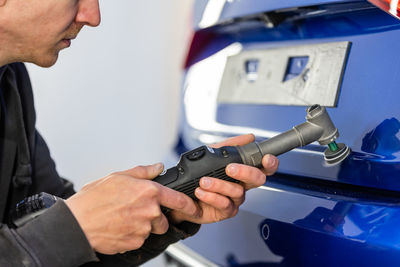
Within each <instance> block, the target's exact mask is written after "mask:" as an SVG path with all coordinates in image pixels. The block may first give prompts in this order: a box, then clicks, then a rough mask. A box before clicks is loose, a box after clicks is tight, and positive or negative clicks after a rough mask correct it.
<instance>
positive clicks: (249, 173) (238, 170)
mask: <svg viewBox="0 0 400 267" xmlns="http://www.w3.org/2000/svg"><path fill="white" fill-rule="evenodd" d="M225 171H226V174H227V175H228V176H230V177H232V178H233V179H236V180H239V181H241V182H243V183H244V185H245V189H246V190H248V189H250V188H255V187H259V186H261V185H263V184H265V181H266V176H265V174H264V173H263V172H262V171H261V170H260V169H258V168H256V167H252V166H247V165H243V164H237V163H232V164H229V165H228V166H227V167H226V169H225Z"/></svg>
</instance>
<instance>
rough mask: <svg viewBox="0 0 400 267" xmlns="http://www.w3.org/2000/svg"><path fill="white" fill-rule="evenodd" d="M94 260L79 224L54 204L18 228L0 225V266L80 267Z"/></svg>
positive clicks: (62, 205)
mask: <svg viewBox="0 0 400 267" xmlns="http://www.w3.org/2000/svg"><path fill="white" fill-rule="evenodd" d="M94 260H97V257H96V254H95V253H94V251H93V250H92V248H91V247H90V245H89V242H88V241H87V240H86V237H85V235H84V233H83V232H82V230H81V228H80V226H79V224H78V223H77V222H76V220H75V218H74V216H73V215H72V213H71V212H70V210H69V209H68V207H67V206H66V205H65V204H64V201H62V200H60V201H57V203H55V204H54V205H53V206H52V207H51V208H49V209H48V210H47V211H46V212H44V213H43V214H42V215H41V216H39V217H37V218H36V219H34V220H32V221H30V222H28V223H27V224H25V225H23V226H22V227H20V228H17V229H12V228H9V227H8V226H6V225H0V266H10V267H14V266H15V267H17V266H18V267H19V266H29V267H44V266H59V267H72V266H80V265H82V264H84V263H85V262H90V261H94Z"/></svg>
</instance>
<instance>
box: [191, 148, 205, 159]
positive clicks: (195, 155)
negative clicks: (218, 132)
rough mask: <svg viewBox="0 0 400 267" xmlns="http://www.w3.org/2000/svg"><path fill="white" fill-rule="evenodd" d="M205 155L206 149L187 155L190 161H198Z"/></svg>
mask: <svg viewBox="0 0 400 267" xmlns="http://www.w3.org/2000/svg"><path fill="white" fill-rule="evenodd" d="M204 154H205V151H204V149H201V150H197V151H193V152H192V153H190V154H189V155H187V158H188V159H189V160H198V159H200V158H202V157H203V156H204Z"/></svg>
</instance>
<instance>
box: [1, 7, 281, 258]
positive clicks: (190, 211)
mask: <svg viewBox="0 0 400 267" xmlns="http://www.w3.org/2000/svg"><path fill="white" fill-rule="evenodd" d="M99 23H100V11H99V4H98V0H40V1H39V0H36V1H35V0H31V1H26V0H0V66H1V67H0V104H1V109H0V123H1V124H0V219H1V224H0V266H82V265H84V266H132V265H138V264H141V263H143V262H144V261H146V260H148V259H150V258H152V257H155V256H156V255H158V254H159V253H161V252H162V251H163V250H164V249H165V248H166V247H167V246H168V245H169V244H171V243H174V242H177V241H178V240H180V239H183V238H186V237H188V236H191V235H193V234H195V233H196V232H197V230H198V229H199V224H203V223H212V222H217V221H221V220H224V219H227V218H230V217H233V216H235V215H236V213H237V211H238V207H239V206H240V205H241V204H242V203H243V201H244V198H245V196H244V195H245V191H246V190H248V189H250V188H254V187H258V186H260V185H262V184H263V183H264V182H265V178H266V177H265V175H269V174H272V173H273V172H275V171H276V169H277V166H278V160H277V159H276V158H275V157H273V156H265V157H264V159H263V165H264V170H263V171H260V170H259V169H256V168H253V167H249V166H245V165H240V164H231V165H229V166H228V167H227V169H226V172H227V174H228V175H229V176H231V177H233V178H235V179H237V180H240V181H241V184H234V183H230V182H226V181H222V180H218V179H213V178H211V177H204V178H202V179H201V181H200V187H199V188H197V189H196V191H195V193H196V196H197V197H198V199H199V200H198V201H197V202H194V201H193V200H192V199H191V198H189V197H187V196H186V195H184V194H182V193H180V192H177V191H174V190H171V189H169V188H167V187H163V186H161V185H159V184H157V183H155V182H152V181H151V180H152V179H153V178H154V177H156V176H157V175H159V174H160V173H161V172H162V170H163V165H162V164H155V165H151V166H138V167H135V168H132V169H130V170H126V171H121V172H116V173H113V174H110V175H108V176H106V177H104V178H101V179H99V180H97V181H94V182H92V183H90V184H88V185H86V186H85V187H84V188H83V189H82V190H81V191H79V192H78V193H75V192H74V191H73V188H72V184H71V183H69V182H68V181H66V180H64V179H62V178H60V177H59V175H58V174H57V172H56V170H55V166H54V162H53V161H52V159H51V157H50V154H49V151H48V149H47V146H46V144H45V142H44V140H43V138H42V137H41V136H40V134H39V133H38V132H37V131H36V130H35V113H34V107H33V99H32V91H31V85H30V82H29V77H28V74H27V72H26V69H25V67H24V65H23V64H22V63H15V62H33V63H35V64H37V65H39V66H43V67H50V66H52V65H53V64H54V63H55V62H56V61H57V57H58V53H59V51H60V50H62V49H64V48H66V47H68V46H69V45H70V43H71V40H72V39H74V38H75V37H76V36H77V35H78V33H79V31H80V29H81V28H82V27H83V26H85V25H88V26H93V27H95V26H98V25H99ZM252 141H254V136H253V135H244V136H239V137H234V138H231V139H229V140H226V141H225V142H222V143H220V144H217V145H215V146H223V145H243V144H246V143H249V142H252ZM42 191H43V192H47V193H50V194H53V195H57V196H59V197H61V198H64V199H66V200H65V201H62V200H60V201H57V202H56V203H55V204H54V205H53V206H52V207H50V208H49V209H47V210H46V211H45V212H44V213H43V214H42V215H40V216H39V217H38V218H36V219H33V220H31V221H29V222H27V223H26V224H24V225H23V226H21V227H18V228H15V229H14V228H12V227H11V226H10V225H9V219H10V218H9V212H10V210H12V209H13V208H14V207H15V205H16V203H18V202H19V201H20V200H22V199H23V198H24V197H26V196H29V195H33V194H35V193H38V192H42ZM160 206H165V207H168V208H170V209H171V210H172V211H171V212H169V213H168V218H167V217H166V216H165V215H164V214H163V213H162V212H161V209H160Z"/></svg>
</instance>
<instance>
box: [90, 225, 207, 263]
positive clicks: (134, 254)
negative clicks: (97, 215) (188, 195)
mask: <svg viewBox="0 0 400 267" xmlns="http://www.w3.org/2000/svg"><path fill="white" fill-rule="evenodd" d="M199 229H200V225H199V224H194V223H190V222H183V223H181V224H179V225H170V227H169V229H168V231H167V232H166V233H165V234H163V235H156V234H151V235H150V236H149V238H147V240H146V241H145V242H144V244H143V246H142V247H141V248H140V249H137V250H132V251H128V252H126V253H124V254H116V255H111V256H110V255H102V254H97V256H98V258H99V259H100V261H99V262H91V263H88V264H85V265H83V266H84V267H127V266H139V265H141V264H143V263H145V262H146V261H148V260H150V259H152V258H155V257H156V256H158V255H159V254H161V253H162V252H163V251H164V250H166V249H167V248H168V246H169V245H171V244H173V243H176V242H178V241H179V240H181V239H185V238H187V237H189V236H192V235H194V234H195V233H197V232H198V230H199Z"/></svg>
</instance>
